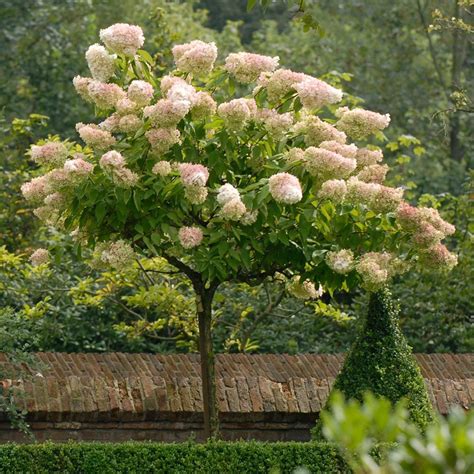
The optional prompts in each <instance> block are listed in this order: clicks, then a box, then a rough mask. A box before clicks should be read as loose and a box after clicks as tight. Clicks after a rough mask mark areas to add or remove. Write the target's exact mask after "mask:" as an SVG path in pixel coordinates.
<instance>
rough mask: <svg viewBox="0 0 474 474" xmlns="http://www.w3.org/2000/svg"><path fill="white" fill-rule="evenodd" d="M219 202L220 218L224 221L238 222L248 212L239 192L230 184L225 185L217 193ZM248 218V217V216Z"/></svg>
mask: <svg viewBox="0 0 474 474" xmlns="http://www.w3.org/2000/svg"><path fill="white" fill-rule="evenodd" d="M217 202H218V203H219V205H220V206H221V211H220V216H221V217H222V218H223V219H226V220H231V221H238V220H240V219H241V218H243V216H244V215H245V214H246V212H247V208H246V207H245V204H244V203H243V202H242V199H241V197H240V193H239V190H238V189H237V188H235V187H234V186H232V185H231V184H230V183H226V184H223V185H222V186H221V187H220V188H219V189H218V191H217ZM247 217H248V216H247Z"/></svg>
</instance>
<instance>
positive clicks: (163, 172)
mask: <svg viewBox="0 0 474 474" xmlns="http://www.w3.org/2000/svg"><path fill="white" fill-rule="evenodd" d="M171 171H172V168H171V164H170V163H169V162H168V161H163V160H162V161H158V163H155V164H154V165H153V168H152V170H151V172H152V173H153V174H157V175H159V176H161V177H165V176H168V175H169V174H171Z"/></svg>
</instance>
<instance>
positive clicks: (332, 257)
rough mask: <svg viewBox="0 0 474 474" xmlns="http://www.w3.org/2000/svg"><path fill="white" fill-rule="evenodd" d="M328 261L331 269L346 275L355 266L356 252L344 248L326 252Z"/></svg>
mask: <svg viewBox="0 0 474 474" xmlns="http://www.w3.org/2000/svg"><path fill="white" fill-rule="evenodd" d="M326 263H327V265H328V267H329V268H330V269H331V270H334V271H335V272H336V273H340V274H342V275H345V274H346V273H349V272H350V271H351V270H352V269H353V268H354V254H353V253H352V250H348V249H342V250H339V251H337V252H328V253H327V254H326Z"/></svg>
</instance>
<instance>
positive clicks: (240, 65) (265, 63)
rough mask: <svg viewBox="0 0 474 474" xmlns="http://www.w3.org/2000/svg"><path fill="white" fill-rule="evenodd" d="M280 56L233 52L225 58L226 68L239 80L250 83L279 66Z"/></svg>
mask: <svg viewBox="0 0 474 474" xmlns="http://www.w3.org/2000/svg"><path fill="white" fill-rule="evenodd" d="M278 61H279V58H278V57H277V56H276V57H274V58H271V57H269V56H262V55H261V54H253V53H245V52H242V53H231V54H229V56H227V58H226V60H225V65H224V69H225V70H226V71H227V72H228V73H229V74H230V75H231V76H232V77H234V79H235V80H236V81H237V82H240V83H242V84H250V83H251V82H254V81H256V80H257V79H258V77H259V76H260V74H261V73H263V72H273V71H274V70H275V69H276V68H277V67H278Z"/></svg>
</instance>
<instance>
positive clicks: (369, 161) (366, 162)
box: [355, 148, 383, 168]
mask: <svg viewBox="0 0 474 474" xmlns="http://www.w3.org/2000/svg"><path fill="white" fill-rule="evenodd" d="M355 159H356V160H357V167H358V168H363V167H364V166H371V165H375V164H377V163H379V162H380V161H382V159H383V154H382V152H381V151H380V150H370V149H369V148H359V149H358V150H357V153H356V156H355Z"/></svg>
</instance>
